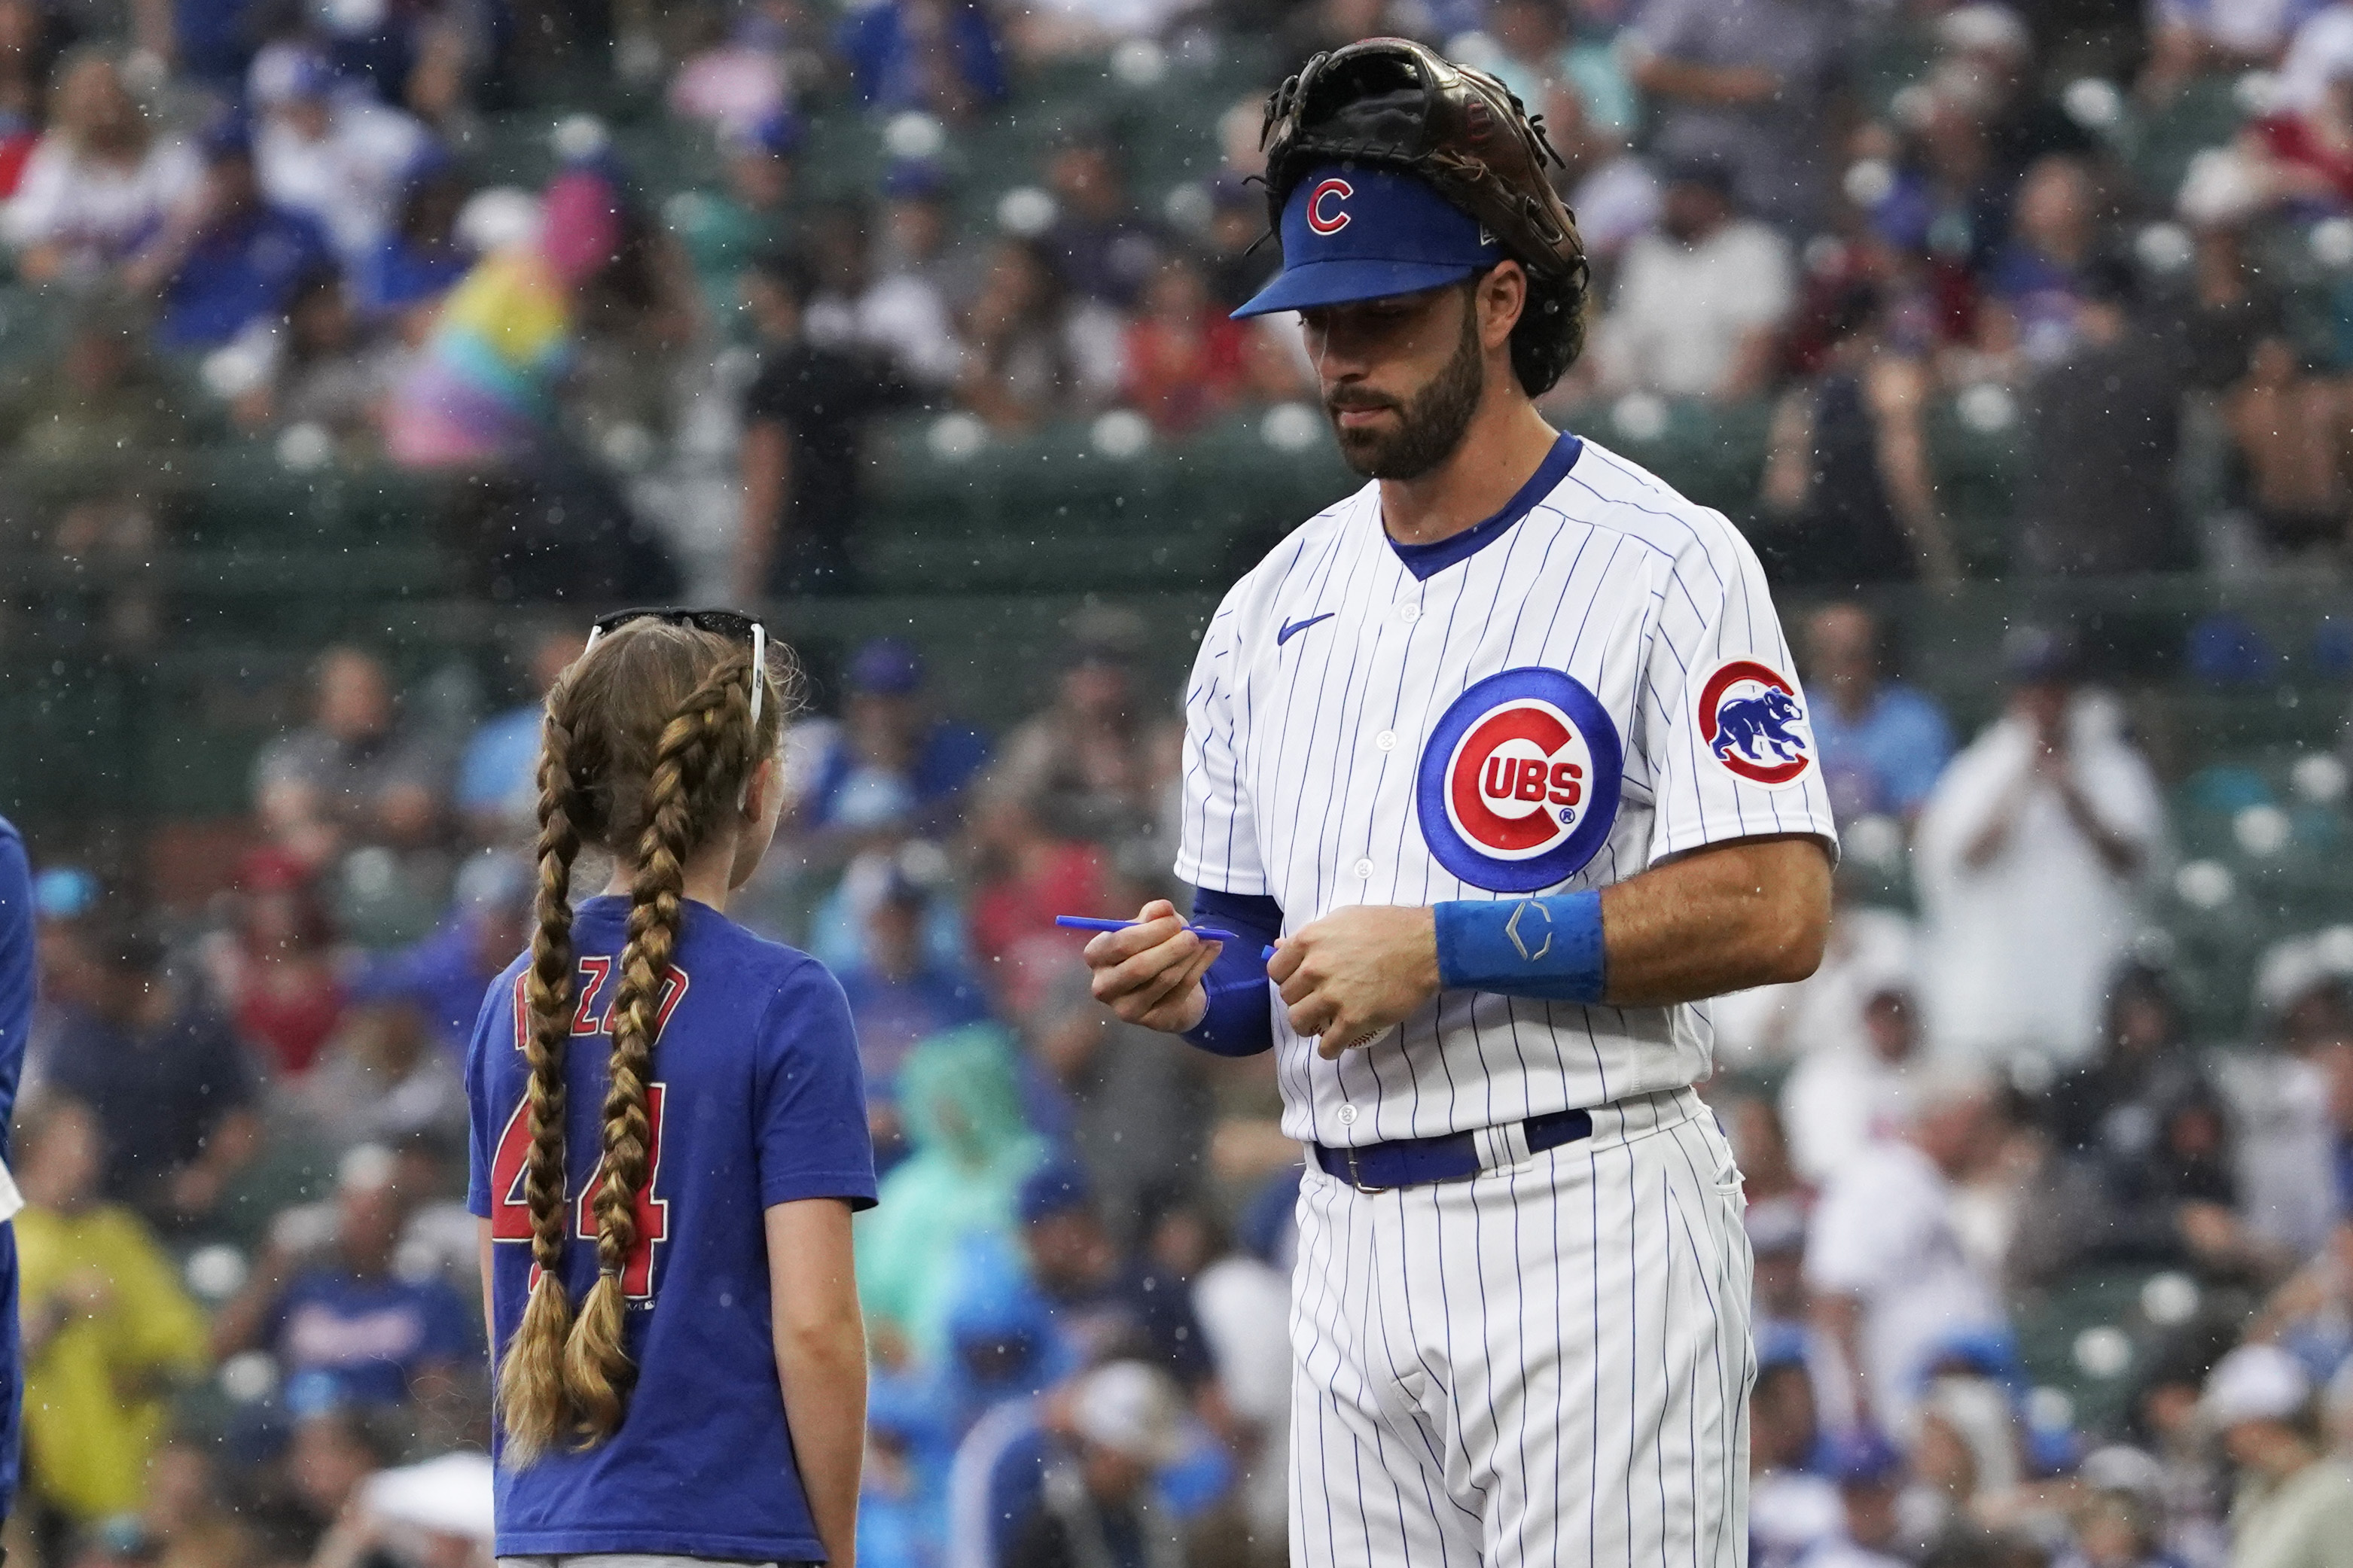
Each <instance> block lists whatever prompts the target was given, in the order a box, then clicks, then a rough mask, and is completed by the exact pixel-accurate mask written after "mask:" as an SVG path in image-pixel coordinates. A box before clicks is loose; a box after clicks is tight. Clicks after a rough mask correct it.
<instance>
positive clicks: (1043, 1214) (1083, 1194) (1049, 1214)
mask: <svg viewBox="0 0 2353 1568" xmlns="http://www.w3.org/2000/svg"><path fill="white" fill-rule="evenodd" d="M1094 1201H1095V1189H1094V1184H1093V1182H1092V1181H1090V1180H1089V1179H1088V1177H1087V1171H1086V1167H1085V1166H1083V1165H1082V1164H1080V1163H1078V1162H1076V1161H1074V1160H1069V1159H1060V1160H1052V1161H1049V1162H1048V1163H1045V1164H1043V1165H1040V1166H1039V1168H1038V1169H1036V1170H1034V1171H1032V1172H1030V1173H1029V1177H1028V1178H1027V1179H1026V1180H1025V1181H1023V1182H1022V1184H1021V1190H1020V1192H1019V1194H1018V1195H1017V1196H1016V1198H1015V1199H1014V1205H1013V1206H1014V1209H1015V1212H1017V1213H1018V1214H1019V1215H1020V1216H1021V1223H1022V1224H1024V1225H1036V1224H1038V1223H1039V1221H1041V1220H1050V1219H1053V1218H1056V1217H1058V1216H1060V1215H1066V1214H1075V1213H1077V1212H1079V1211H1080V1210H1082V1209H1087V1208H1092V1207H1093V1206H1094Z"/></svg>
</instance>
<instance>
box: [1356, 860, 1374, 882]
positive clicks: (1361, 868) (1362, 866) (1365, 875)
mask: <svg viewBox="0 0 2353 1568" xmlns="http://www.w3.org/2000/svg"><path fill="white" fill-rule="evenodd" d="M1372 876H1373V863H1372V862H1371V861H1370V860H1359V861H1357V862H1356V880H1358V881H1359V882H1367V881H1370V880H1371V879H1372Z"/></svg>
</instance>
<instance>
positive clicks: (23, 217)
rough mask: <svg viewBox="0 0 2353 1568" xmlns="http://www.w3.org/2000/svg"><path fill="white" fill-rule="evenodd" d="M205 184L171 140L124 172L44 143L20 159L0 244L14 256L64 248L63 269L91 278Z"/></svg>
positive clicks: (49, 140)
mask: <svg viewBox="0 0 2353 1568" xmlns="http://www.w3.org/2000/svg"><path fill="white" fill-rule="evenodd" d="M204 177H205V169H204V164H203V163H202V162H201V161H200V160H199V159H198V158H197V157H196V155H195V152H194V151H193V150H191V149H190V148H189V147H188V145H187V144H186V143H185V142H178V141H174V139H172V138H170V137H158V138H156V140H155V141H154V142H153V144H152V145H151V146H149V148H148V149H147V155H146V157H144V158H142V160H140V162H139V163H138V164H137V165H136V166H135V167H133V168H129V169H125V168H123V167H121V165H119V164H115V163H108V162H105V161H103V160H101V159H97V158H91V157H86V156H84V155H83V154H82V153H79V151H77V150H76V149H75V147H74V145H73V143H72V142H69V141H68V140H66V139H65V138H63V137H60V136H58V135H55V134H51V135H47V136H44V137H42V138H41V140H40V142H39V144H38V145H37V146H35V147H34V149H33V153H32V156H31V157H29V158H27V159H26V160H25V172H24V177H23V178H22V179H20V180H19V181H18V182H17V184H16V195H14V196H11V197H10V198H9V199H8V203H7V205H5V207H0V239H5V240H6V241H7V242H8V244H9V246H10V247H12V248H14V249H17V250H23V249H27V248H29V247H34V246H39V245H55V246H60V247H64V248H65V249H66V250H67V251H68V252H69V269H71V270H74V271H80V272H88V271H95V270H97V269H98V268H101V267H106V266H110V265H111V264H113V263H115V262H118V261H121V260H123V259H124V258H127V257H129V256H130V255H131V253H132V251H134V250H136V249H137V248H138V247H140V246H141V245H142V244H144V243H145V242H146V241H147V240H148V239H149V238H151V237H153V235H154V233H155V231H156V230H158V229H159V228H161V227H162V226H163V225H164V219H165V218H166V217H167V216H170V215H171V214H172V213H173V212H174V211H175V210H176V209H177V208H178V207H179V206H180V205H182V204H184V203H186V202H189V201H193V200H194V199H195V196H196V195H197V194H198V192H199V190H200V189H201V188H202V185H203V183H204Z"/></svg>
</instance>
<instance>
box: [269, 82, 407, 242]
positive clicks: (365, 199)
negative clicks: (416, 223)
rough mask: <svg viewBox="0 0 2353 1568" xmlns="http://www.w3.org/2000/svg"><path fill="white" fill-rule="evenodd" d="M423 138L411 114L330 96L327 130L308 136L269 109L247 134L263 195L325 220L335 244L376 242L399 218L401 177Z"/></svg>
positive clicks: (362, 101) (329, 234)
mask: <svg viewBox="0 0 2353 1568" xmlns="http://www.w3.org/2000/svg"><path fill="white" fill-rule="evenodd" d="M427 140H428V137H427V133H426V130H425V127H424V126H423V125H422V124H421V123H420V122H418V121H417V120H416V119H415V118H414V117H413V116H411V115H409V114H406V113H405V112H403V111H402V110H397V109H392V108H388V107H387V106H385V105H384V104H381V103H375V102H371V101H369V100H365V99H362V98H358V97H347V98H340V99H338V100H336V101H335V106H334V112H333V114H332V117H331V118H330V119H329V121H328V123H327V133H326V134H325V135H323V136H321V137H319V138H318V139H317V140H315V141H314V140H312V139H311V138H310V137H307V136H304V135H302V134H301V132H298V131H297V130H295V129H294V127H293V126H292V125H291V124H290V122H289V121H287V120H286V119H284V118H283V117H281V116H279V115H271V116H269V118H268V119H266V120H264V121H262V124H261V126H260V128H259V131H257V132H255V135H254V138H253V168H254V173H255V174H257V175H259V178H260V180H261V189H262V192H263V194H264V195H267V196H269V199H270V200H271V201H273V202H276V203H277V204H278V205H280V206H284V207H291V208H293V209H294V210H295V211H297V212H302V213H308V214H310V215H311V216H312V217H315V218H317V219H318V220H319V222H320V223H321V224H322V225H323V226H325V227H326V230H327V234H328V237H330V238H332V240H333V241H334V243H335V248H336V249H337V250H338V251H340V252H342V253H343V255H344V256H345V257H358V256H360V255H363V254H364V253H366V252H368V251H371V250H373V249H375V246H376V244H377V242H378V241H380V240H381V239H383V237H385V234H386V233H387V232H389V231H390V229H391V227H392V225H393V221H394V219H395V218H396V216H398V208H399V203H400V191H401V183H402V181H403V180H404V179H405V178H406V176H407V174H408V171H409V169H410V168H411V167H412V166H414V164H415V163H416V162H417V158H418V156H419V155H420V154H421V153H423V152H424V150H425V146H426V142H427Z"/></svg>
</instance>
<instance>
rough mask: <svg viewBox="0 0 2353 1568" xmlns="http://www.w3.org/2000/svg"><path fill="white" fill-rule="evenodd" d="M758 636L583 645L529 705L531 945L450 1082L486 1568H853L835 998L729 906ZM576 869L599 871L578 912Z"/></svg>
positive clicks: (710, 625) (687, 623) (850, 1336)
mask: <svg viewBox="0 0 2353 1568" xmlns="http://www.w3.org/2000/svg"><path fill="white" fill-rule="evenodd" d="M783 695H784V693H783V691H781V690H780V689H779V686H778V682H777V680H776V679H775V678H774V676H772V674H771V673H770V671H769V668H768V666H767V658H766V634H765V632H764V631H763V630H762V629H761V627H760V626H759V625H758V624H757V623H755V622H754V621H751V620H749V619H747V618H745V617H744V616H739V615H735V614H733V613H732V612H729V611H723V610H630V611H624V612H622V613H621V614H619V615H617V616H607V618H605V619H604V620H602V621H599V622H597V623H596V630H595V632H594V633H593V634H592V635H591V637H589V639H588V647H587V648H586V651H585V652H583V653H582V654H581V656H580V658H578V659H577V660H576V661H575V662H574V664H573V665H572V667H571V668H569V669H567V670H566V671H565V674H564V677H563V679H561V680H559V681H558V682H557V683H556V686H555V689H554V691H552V692H551V693H550V694H549V696H548V700H547V717H546V721H545V725H544V727H543V732H542V733H543V739H542V742H541V750H540V762H539V787H540V799H539V846H538V856H539V900H538V927H537V931H536V932H535V934H534V935H533V939H532V943H531V947H530V950H529V951H528V952H524V953H523V954H522V956H521V957H519V958H517V959H516V960H515V962H514V963H512V964H510V965H509V966H508V967H507V971H506V973H504V974H502V975H501V976H500V977H499V979H498V980H497V981H495V982H494V983H493V984H491V991H490V994H489V996H488V997H487V998H486V999H485V1001H484V1003H483V1005H482V1011H481V1016H480V1019H479V1020H478V1022H477V1023H476V1025H475V1028H474V1038H473V1043H472V1047H471V1049H470V1052H469V1055H468V1059H467V1067H466V1087H467V1098H468V1100H469V1103H470V1110H471V1122H472V1131H473V1150H472V1181H471V1184H470V1190H469V1193H468V1196H467V1202H468V1205H469V1206H470V1207H471V1208H472V1210H473V1212H474V1213H475V1214H476V1215H479V1216H480V1220H481V1225H480V1232H481V1253H482V1288H483V1295H484V1310H485V1312H486V1314H487V1316H488V1318H489V1320H490V1321H491V1325H492V1329H493V1337H494V1340H495V1342H496V1344H497V1347H498V1350H499V1355H500V1360H499V1363H498V1398H499V1416H500V1422H499V1434H498V1437H499V1440H498V1444H497V1458H498V1485H497V1517H498V1542H497V1545H498V1554H499V1556H500V1558H501V1560H502V1561H504V1560H508V1559H514V1560H518V1561H519V1563H520V1564H521V1568H555V1564H556V1563H557V1560H558V1559H570V1560H575V1561H577V1560H579V1559H582V1558H600V1557H601V1558H605V1559H607V1561H617V1560H619V1559H620V1558H626V1559H627V1561H628V1562H630V1563H637V1564H639V1565H640V1568H659V1564H661V1563H665V1562H667V1561H670V1560H672V1559H682V1558H703V1559H716V1560H719V1561H723V1562H730V1563H775V1564H778V1565H780V1568H781V1565H786V1564H793V1563H817V1562H831V1563H841V1564H848V1563H851V1562H853V1561H854V1560H855V1556H856V1545H855V1535H856V1527H857V1506H858V1482H859V1467H860V1458H861V1456H862V1454H863V1450H864V1443H865V1432H864V1425H865V1415H866V1346H865V1337H864V1333H863V1331H862V1329H861V1327H860V1320H859V1313H858V1293H857V1286H856V1282H855V1279H853V1277H852V1268H851V1249H850V1226H849V1215H850V1211H851V1210H852V1209H853V1208H862V1207H866V1206H869V1205H871V1204H872V1203H873V1201H874V1194H875V1182H874V1156H873V1150H872V1148H871V1145H870V1144H869V1142H868V1141H867V1133H866V1107H865V1097H864V1092H863V1089H862V1086H861V1085H860V1079H859V1068H858V1049H857V1042H856V1040H855V1039H854V1038H853V1037H852V1035H851V1031H850V1018H849V1003H848V1001H847V1000H846V999H845V998H844V997H843V995H842V993H841V987H840V986H839V984H835V982H834V980H833V977H832V976H831V975H829V974H828V973H826V972H825V970H824V968H823V967H822V966H821V965H819V964H818V963H817V961H816V960H814V959H811V958H809V957H807V956H806V955H805V954H802V953H798V952H793V951H792V950H790V949H788V948H784V947H779V946H777V945H776V943H774V942H764V941H762V940H761V939H760V938H758V937H756V936H754V935H753V934H752V933H751V932H750V931H745V930H744V928H743V927H742V926H739V925H737V924H735V923H734V922H733V921H730V920H729V919H728V918H727V917H726V915H725V914H724V913H723V910H725V908H726V904H727V898H728V894H729V892H730V891H731V890H732V889H735V888H737V887H740V886H742V885H743V883H744V880H745V879H747V878H748V877H750V876H751V874H752V872H753V870H754V868H756V867H757V866H758V865H759V862H760V858H761V856H762V855H763V854H765V852H766V850H767V847H768V845H769V842H770V839H771V838H772V837H773V836H774V834H775V832H776V817H777V814H778V812H779V810H780V809H781V807H782V805H783V803H784V793H783V786H782V782H781V777H780V771H781V763H780V762H779V760H778V744H777V742H778V739H779V732H780V729H781V726H780V723H779V721H780V720H781V718H782V717H783V713H782V709H783V707H784V703H783V701H782V700H781V699H782V697H783ZM583 846H587V847H596V848H602V849H604V850H606V851H607V852H609V853H610V854H611V856H612V857H613V858H614V860H615V862H616V867H617V868H616V870H615V872H614V876H613V880H612V882H611V884H610V885H609V886H608V887H607V889H605V891H604V894H603V896H601V897H596V898H591V899H587V900H584V901H583V902H582V903H581V904H580V906H579V909H578V910H577V911H576V913H575V910H573V908H572V904H571V897H570V895H571V885H572V869H573V863H574V861H575V858H577V856H578V854H579V852H580V850H581V848H582V847H583Z"/></svg>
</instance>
